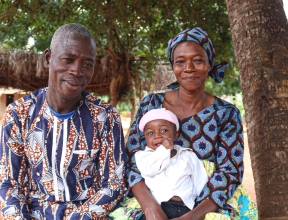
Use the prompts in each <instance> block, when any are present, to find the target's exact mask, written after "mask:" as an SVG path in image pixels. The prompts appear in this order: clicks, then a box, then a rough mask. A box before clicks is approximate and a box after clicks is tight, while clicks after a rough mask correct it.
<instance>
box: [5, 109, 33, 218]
mask: <svg viewBox="0 0 288 220" xmlns="http://www.w3.org/2000/svg"><path fill="white" fill-rule="evenodd" d="M26 171H27V158H26V155H25V153H24V142H23V140H22V134H21V125H20V122H19V121H18V120H17V114H16V113H15V112H14V111H13V109H12V106H11V105H10V106H8V108H7V110H6V112H5V114H4V117H3V124H2V129H1V141H0V207H1V214H2V216H3V218H9V219H11V218H12V219H14V218H16V217H22V218H23V219H30V217H29V210H28V205H27V201H26V199H27V198H26V197H27V192H25V187H26V186H25V185H26V183H25V175H27V173H26Z"/></svg>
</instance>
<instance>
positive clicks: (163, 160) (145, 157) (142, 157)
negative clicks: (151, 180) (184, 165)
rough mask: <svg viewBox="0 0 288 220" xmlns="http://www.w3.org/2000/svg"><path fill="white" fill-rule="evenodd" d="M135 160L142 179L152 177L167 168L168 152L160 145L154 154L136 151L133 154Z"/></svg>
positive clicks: (168, 161) (168, 162)
mask: <svg viewBox="0 0 288 220" xmlns="http://www.w3.org/2000/svg"><path fill="white" fill-rule="evenodd" d="M135 159H136V165H137V167H138V169H139V171H140V172H141V175H142V176H143V177H144V179H145V175H146V176H150V177H153V176H155V175H157V174H159V173H160V172H162V171H163V170H165V169H166V168H167V167H168V166H169V164H170V150H167V149H166V148H165V147H164V146H163V145H161V146H159V147H158V148H157V149H156V150H155V151H154V152H146V151H138V152H137V153H136V154H135Z"/></svg>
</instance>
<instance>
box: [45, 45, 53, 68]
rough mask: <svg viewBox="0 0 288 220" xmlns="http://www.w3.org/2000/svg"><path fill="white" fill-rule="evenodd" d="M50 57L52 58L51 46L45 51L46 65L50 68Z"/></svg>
mask: <svg viewBox="0 0 288 220" xmlns="http://www.w3.org/2000/svg"><path fill="white" fill-rule="evenodd" d="M50 58H51V50H50V49H49V48H47V49H46V50H45V51H44V66H45V67H46V68H49V64H50Z"/></svg>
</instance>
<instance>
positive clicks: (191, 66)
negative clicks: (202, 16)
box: [173, 41, 211, 91]
mask: <svg viewBox="0 0 288 220" xmlns="http://www.w3.org/2000/svg"><path fill="white" fill-rule="evenodd" d="M173 57H174V60H173V71H174V73H175V76H176V79H177V81H178V83H179V85H180V87H182V88H184V89H185V90H187V91H195V90H199V89H201V90H204V87H205V81H206V79H207V77H208V73H209V71H210V68H211V66H210V64H209V60H208V56H207V53H206V51H205V50H204V49H203V47H202V46H200V45H199V44H197V43H195V42H191V41H184V42H181V43H180V44H179V45H178V46H177V47H176V48H175V50H174V54H173Z"/></svg>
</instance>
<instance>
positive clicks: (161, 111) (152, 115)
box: [139, 108, 179, 132]
mask: <svg viewBox="0 0 288 220" xmlns="http://www.w3.org/2000/svg"><path fill="white" fill-rule="evenodd" d="M156 119H163V120H166V121H170V122H171V123H173V124H175V125H176V130H177V131H178V130H179V122H178V119H177V116H176V115H175V114H174V113H173V112H171V111H169V110H167V109H165V108H158V109H152V110H150V111H148V112H147V113H146V114H145V115H144V116H143V117H142V118H141V120H140V123H139V130H140V131H142V132H143V131H144V127H145V125H146V124H147V123H148V122H150V121H153V120H156Z"/></svg>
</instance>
